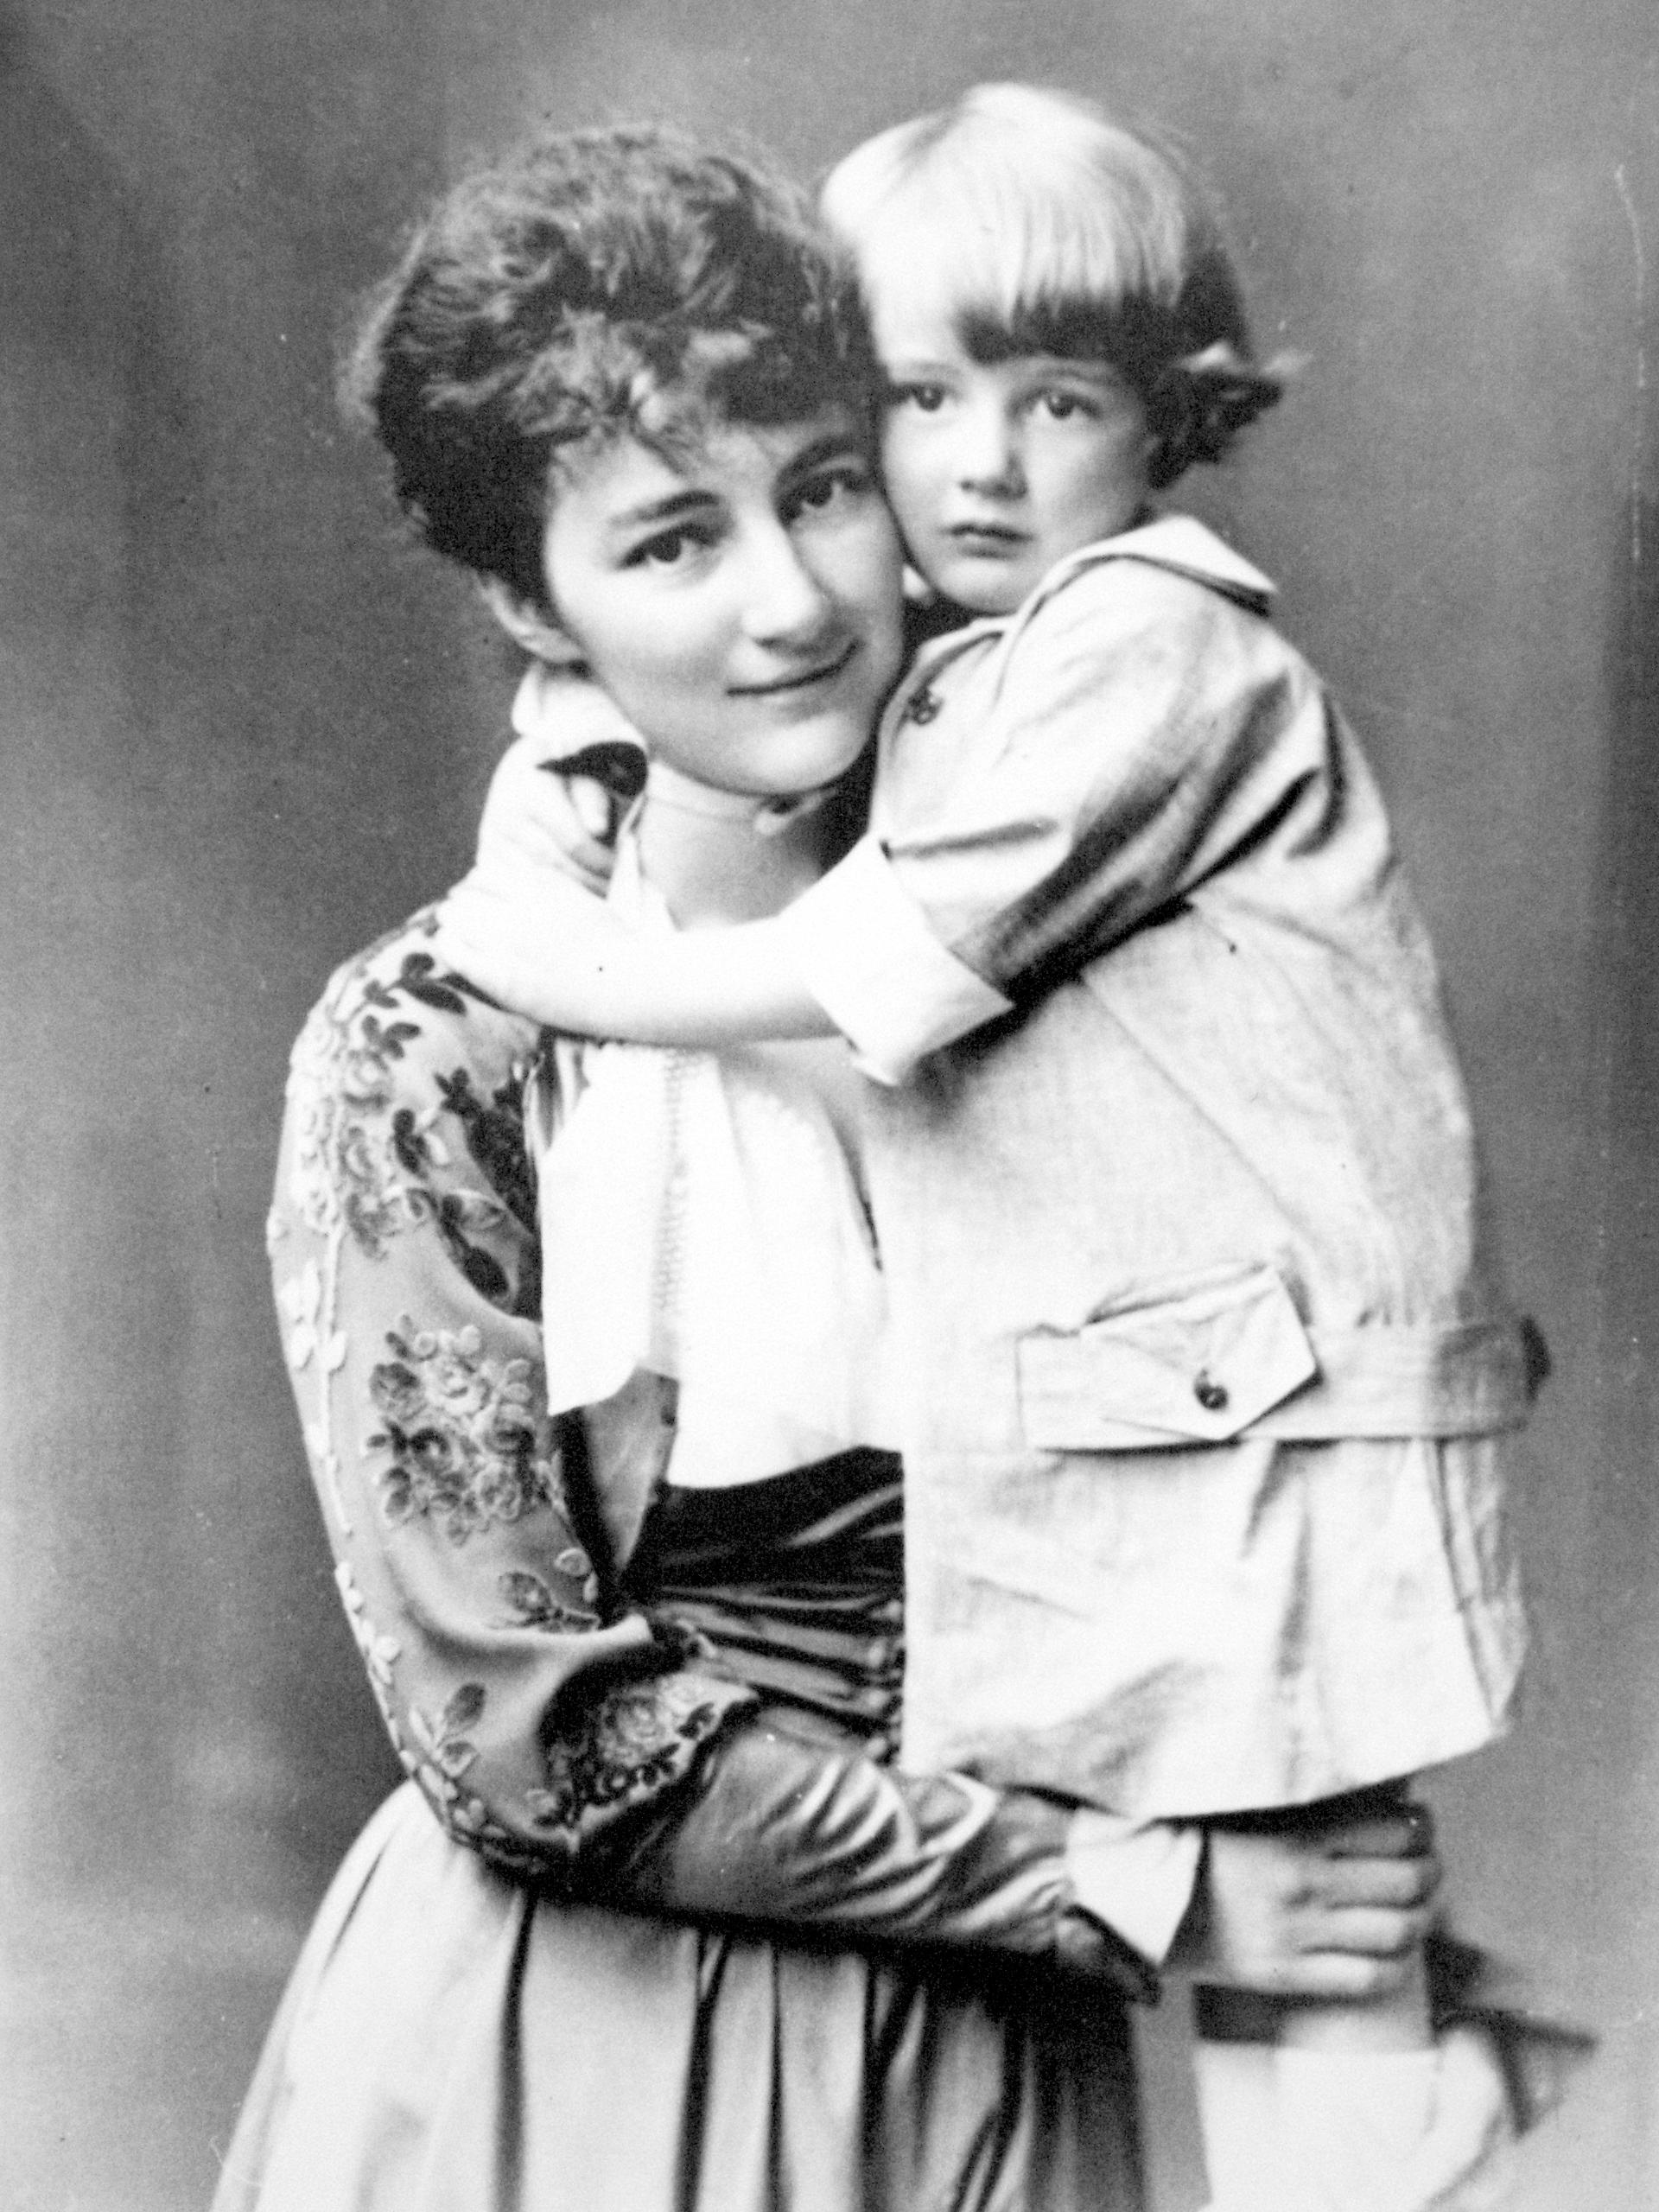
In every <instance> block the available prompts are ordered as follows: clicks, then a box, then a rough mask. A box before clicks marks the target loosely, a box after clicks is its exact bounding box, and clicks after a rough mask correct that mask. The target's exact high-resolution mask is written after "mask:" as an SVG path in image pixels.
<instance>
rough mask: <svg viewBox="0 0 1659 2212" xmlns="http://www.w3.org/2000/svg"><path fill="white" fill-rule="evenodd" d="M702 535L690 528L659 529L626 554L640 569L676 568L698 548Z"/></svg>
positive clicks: (634, 565) (701, 541) (699, 547)
mask: <svg viewBox="0 0 1659 2212" xmlns="http://www.w3.org/2000/svg"><path fill="white" fill-rule="evenodd" d="M703 543H704V541H703V539H702V537H701V536H700V535H699V534H698V532H696V531H691V530H659V531H658V532H657V535H656V536H655V537H647V538H644V539H642V540H641V541H640V543H639V544H638V545H636V546H635V547H634V549H633V550H632V553H631V554H630V555H629V556H628V560H629V563H630V564H631V565H632V566H633V567H635V568H640V569H677V568H679V567H681V566H682V565H683V563H684V562H685V561H686V560H687V559H688V558H689V557H690V555H691V554H692V553H694V552H696V551H697V550H700V549H701V547H702V544H703Z"/></svg>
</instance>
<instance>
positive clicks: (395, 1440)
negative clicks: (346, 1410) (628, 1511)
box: [364, 1315, 597, 1596]
mask: <svg viewBox="0 0 1659 2212" xmlns="http://www.w3.org/2000/svg"><path fill="white" fill-rule="evenodd" d="M386 1342H387V1344H388V1345H389V1346H390V1348H391V1351H392V1353H393V1355H394V1356H393V1357H392V1358H391V1359H390V1360H385V1361H382V1362H381V1363H380V1364H379V1365H378V1366H377V1367H375V1368H374V1369H373V1370H372V1371H371V1373H370V1376H369V1395H370V1397H371V1399H372V1402H373V1404H374V1408H375V1410H376V1412H377V1413H378V1414H379V1415H380V1417H381V1419H382V1421H384V1422H385V1427H384V1428H380V1429H377V1430H376V1431H375V1433H373V1434H372V1436H370V1437H368V1438H367V1439H366V1440H365V1444H364V1450H365V1452H371V1451H377V1450H378V1451H384V1452H387V1453H388V1454H389V1455H390V1458H391V1465H390V1466H388V1467H386V1468H385V1469H383V1470H381V1471H379V1475H378V1479H379V1482H380V1485H381V1505H382V1508H383V1510H385V1516H386V1518H387V1519H388V1520H389V1521H391V1522H393V1523H394V1524H396V1523H397V1522H404V1521H407V1520H409V1519H410V1516H412V1515H415V1514H417V1513H421V1514H429V1515H430V1516H432V1517H433V1518H434V1519H435V1521H436V1522H437V1523H438V1525H439V1526H440V1527H441V1528H442V1530H443V1532H444V1534H445V1535H447V1536H448V1538H449V1539H450V1541H452V1542H454V1543H458V1544H459V1543H464V1542H465V1541H466V1540H467V1537H468V1536H470V1535H475V1534H476V1533H477V1532H478V1531H479V1530H480V1529H486V1528H488V1527H489V1525H490V1523H491V1522H498V1521H518V1520H521V1519H522V1518H523V1516H524V1515H525V1514H526V1513H528V1512H530V1511H531V1510H533V1509H534V1508H535V1507H537V1506H539V1505H551V1504H553V1503H555V1502H556V1498H557V1496H558V1490H557V1478H556V1468H555V1465H554V1462H553V1461H552V1460H551V1459H550V1458H548V1457H546V1456H545V1455H544V1454H543V1453H542V1452H538V1451H537V1441H538V1433H537V1415H536V1404H535V1390H534V1384H533V1381H532V1370H531V1363H530V1361H529V1360H527V1359H509V1360H505V1361H504V1362H501V1363H499V1364H497V1363H493V1362H492V1361H490V1360H487V1359H486V1358H485V1357H484V1344H483V1338H481V1336H480V1333H479V1332H478V1331H477V1330H476V1329H475V1328H473V1327H470V1326H469V1327H467V1328H463V1329H419V1328H416V1325H415V1324H414V1322H413V1321H411V1320H410V1319H409V1317H408V1316H407V1315H404V1318H403V1319H402V1320H401V1321H400V1323H399V1325H398V1328H397V1329H396V1330H391V1331H389V1332H387V1337H386ZM564 1558H569V1560H572V1561H573V1562H576V1561H579V1562H580V1567H579V1570H578V1571H577V1572H578V1579H579V1580H583V1581H584V1583H586V1582H587V1581H588V1579H590V1578H591V1577H592V1573H593V1569H592V1566H591V1563H590V1562H589V1560H588V1557H587V1554H585V1553H583V1552H581V1551H578V1550H577V1549H576V1548H575V1547H574V1546H573V1547H572V1548H571V1549H570V1550H569V1552H568V1553H567V1554H564ZM563 1563H564V1559H563V1558H562V1559H561V1561H560V1565H561V1567H563ZM527 1579H533V1578H527ZM593 1590H594V1594H597V1585H596V1584H594V1585H593ZM583 1595H584V1596H586V1595H588V1589H587V1588H586V1587H584V1590H583Z"/></svg>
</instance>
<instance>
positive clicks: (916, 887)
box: [787, 561, 1332, 1082]
mask: <svg viewBox="0 0 1659 2212" xmlns="http://www.w3.org/2000/svg"><path fill="white" fill-rule="evenodd" d="M999 651H1000V652H1001V656H1002V658H1001V668H1000V674H999V677H998V679H997V689H996V693H995V700H994V702H993V703H992V704H991V706H990V707H989V709H988V712H987V715H986V719H985V722H984V726H983V727H982V728H979V729H973V730H965V731H963V732H962V733H960V734H959V735H958V743H959V747H960V750H961V755H962V772H961V774H960V775H959V776H957V777H956V778H955V779H952V780H951V781H950V785H949V787H948V789H945V790H944V791H942V792H940V793H939V794H938V795H937V796H936V798H935V799H934V801H933V802H932V803H931V804H928V805H927V806H926V807H925V808H924V809H921V810H918V812H917V813H916V815H915V816H914V817H913V818H912V817H911V816H910V814H909V812H908V810H906V808H905V806H904V801H903V784H904V778H903V774H902V771H901V772H900V773H899V777H898V779H897V797H896V799H895V800H894V802H893V804H890V805H889V806H888V808H887V812H886V815H885V817H884V819H883V820H882V822H881V823H880V828H879V832H878V831H872V832H871V833H870V834H869V835H868V836H866V838H865V839H864V840H863V841H861V843H860V845H858V846H856V847H855V849H854V850H853V852H852V853H851V854H850V855H849V856H848V858H847V859H846V860H844V861H842V862H841V864H840V866H839V867H838V868H833V869H831V870H830V871H829V874H828V875H826V876H825V877H824V879H823V881H822V882H821V883H819V884H818V885H817V886H815V887H813V888H812V889H811V890H810V891H809V892H807V893H805V895H804V897H803V898H802V899H799V900H798V902H797V903H796V905H795V906H793V907H791V909H790V910H789V914H788V917H787V927H788V928H789V929H790V931H791V932H792V933H793V935H794V938H795V941H796V953H797V958H798V963H799V964H800V965H801V967H802V969H803V970H804V980H805V982H807V985H808V988H810V989H811V990H812V992H813V993H814V995H816V996H817V998H818V999H819V1000H820V1001H821V1002H822V1003H823V1005H824V1007H825V1008H826V1010H827V1012H828V1013H829V1016H830V1018H831V1019H832V1020H834V1021H835V1022H836V1027H839V1028H840V1029H842V1031H843V1033H845V1034H846V1035H847V1036H848V1037H849V1039H850V1041H851V1042H852V1044H853V1045H854V1046H855V1049H856V1050H857V1051H858V1052H859V1054H860V1057H861V1060H862V1061H863V1063H864V1065H866V1068H867V1071H868V1072H869V1073H870V1074H872V1075H873V1076H874V1077H877V1078H878V1079H879V1080H884V1081H888V1082H901V1081H903V1080H904V1078H905V1077H906V1075H907V1073H908V1072H909V1070H910V1068H911V1067H912V1065H914V1064H915V1061H916V1060H917V1059H918V1058H921V1057H922V1056H923V1055H924V1054H925V1053H926V1052H931V1051H935V1050H937V1049H938V1048H939V1047H940V1046H942V1045H944V1044H946V1043H949V1042H950V1041H952V1040H953V1039H954V1038H956V1037H958V1036H961V1035H963V1034H965V1033H967V1031H968V1030H969V1029H970V1028H973V1027H979V1026H980V1025H981V1024H982V1023H983V1022H985V1021H988V1020H993V1019H995V1017H996V1016H997V1015H998V1014H1006V1013H1007V1012H1008V1011H1009V1010H1010V1009H1011V1008H1013V1007H1017V1006H1022V1005H1026V1004H1029V1003H1030V1002H1031V1001H1033V1000H1034V999H1035V998H1037V997H1039V996H1040V995H1042V994H1043V993H1044V992H1046V991H1047V990H1048V989H1050V988H1052V987H1053V985H1054V984H1055V983H1057V982H1060V981H1062V980H1064V979H1065V977H1067V976H1073V975H1076V974H1077V971H1078V970H1079V969H1081V968H1083V967H1084V966H1085V965H1086V964H1087V963H1089V962H1090V961H1091V960H1093V959H1096V958H1097V957H1099V956H1100V955H1101V954H1103V953H1104V952H1107V951H1109V950H1110V949H1111V947H1112V946H1113V945H1114V944H1118V943H1119V942H1121V941H1122V938H1125V937H1127V936H1128V934H1129V933H1130V932H1131V931H1134V930H1135V929H1137V928H1139V927H1141V925H1143V924H1145V923H1147V921H1149V920H1151V919H1153V918H1155V917H1156V916H1157V915H1158V914H1159V913H1160V912H1161V911H1166V910H1168V909H1171V908H1172V907H1173V906H1175V905H1177V904H1178V903H1179V900H1180V899H1183V898H1184V897H1185V895H1186V894H1187V893H1189V892H1190V891H1192V889H1193V888H1194V887H1196V886H1197V885H1198V884H1199V883H1201V882H1202V881H1204V880H1205V879H1206V878H1207V877H1208V876H1209V875H1211V874H1213V873H1214V872H1215V871H1216V870H1217V868H1221V867H1222V866H1224V864H1225V863H1226V862H1227V861H1229V860H1230V858H1231V857H1232V856H1234V855H1236V854H1238V853H1240V852H1241V851H1243V850H1245V849H1249V847H1251V845H1252V844H1253V843H1254V842H1256V841H1257V840H1259V839H1260V838H1261V837H1262V836H1263V835H1264V834H1266V833H1267V832H1268V831H1269V830H1270V829H1272V828H1274V826H1275V825H1279V824H1281V823H1283V821H1284V819H1285V817H1286V815H1287V811H1288V810H1298V809H1300V810H1301V814H1302V815H1303V816H1305V817H1306V834H1307V835H1308V836H1310V837H1314V838H1317V836H1319V834H1320V828H1319V823H1318V821H1317V819H1316V818H1315V817H1317V815H1318V813H1319V810H1320V809H1321V808H1322V807H1324V806H1325V804H1327V803H1328V801H1329V797H1330V792H1331V788H1332V786H1331V782H1330V766H1331V761H1330V744H1331V733H1330V730H1329V728H1328V726H1327V714H1326V708H1325V700H1324V697H1323V695H1322V693H1321V692H1320V690H1319V685H1318V683H1317V681H1316V680H1315V679H1314V677H1313V675H1312V672H1311V671H1309V670H1308V669H1307V668H1306V664H1304V663H1303V662H1302V661H1301V660H1300V658H1299V657H1298V656H1297V655H1295V654H1294V652H1291V651H1290V649H1289V648H1288V647H1287V645H1285V644H1284V642H1283V640H1282V639H1281V638H1280V637H1279V636H1278V635H1277V633H1276V632H1274V630H1273V629H1272V627H1271V626H1270V625H1268V623H1267V622H1266V621H1265V620H1262V618H1261V617H1259V616H1257V615H1255V614H1251V613H1245V612H1243V611H1242V610H1241V609H1240V608H1239V607H1236V606H1234V605H1233V604H1232V603H1231V602H1230V601H1228V600H1226V599H1225V598H1224V597H1223V596H1222V595H1220V594H1217V593H1216V592H1214V591H1211V590H1209V589H1207V588H1205V586H1203V585H1201V584H1199V583H1197V582H1193V581H1192V580H1191V579H1189V578H1185V577H1181V576H1176V575H1170V574H1168V573H1167V572H1166V571H1164V570H1161V569H1155V568H1153V567H1150V566H1147V565H1145V564H1142V563H1135V562H1131V561H1112V562H1105V563H1100V564H1098V565H1097V566H1096V567H1095V568H1093V569H1088V570H1086V571H1085V572H1084V573H1083V574H1082V575H1077V576H1075V577H1073V578H1071V580H1070V581H1069V582H1065V584H1064V585H1062V586H1061V587H1060V588H1058V590H1057V591H1056V592H1055V593H1054V594H1053V596H1052V598H1051V599H1050V600H1048V601H1046V602H1044V603H1042V604H1040V605H1039V607H1038V608H1037V609H1036V611H1035V612H1034V613H1033V614H1032V615H1030V616H1029V617H1028V618H1027V620H1025V622H1024V624H1023V625H1022V626H1021V627H1020V630H1019V632H1017V633H1016V634H1014V635H1012V636H1011V637H1010V638H1009V639H1007V641H1006V643H1005V644H1004V645H1003V646H1001V648H999ZM952 711H953V709H952V708H951V707H950V705H949V704H948V703H947V704H946V706H945V708H944V715H945V718H946V720H945V721H942V722H940V723H939V724H938V726H937V727H938V731H939V732H940V733H944V731H945V729H946V723H947V722H948V720H949V717H950V714H951V713H952ZM954 711H958V712H960V711H962V710H961V709H955V710H954ZM933 738H934V731H933V729H931V728H926V727H924V728H920V729H918V730H916V731H913V732H912V731H910V730H907V729H905V728H901V729H900V732H899V739H898V742H899V744H900V745H901V746H915V747H922V746H925V745H926V744H927V743H929V742H930V741H932V740H933ZM939 741H948V739H947V738H945V737H944V736H943V735H942V736H941V737H940V739H939Z"/></svg>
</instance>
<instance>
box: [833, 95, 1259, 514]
mask: <svg viewBox="0 0 1659 2212" xmlns="http://www.w3.org/2000/svg"><path fill="white" fill-rule="evenodd" d="M823 211H824V213H825V215H826V217H827V219H829V223H830V225H831V226H832V227H833V228H834V229H835V230H836V232H839V233H840V235H841V236H842V238H844V239H845V240H846V241H847V242H848V244H849V245H850V246H851V248H852V250H853V251H854V253H855V256H856V257H857V261H858V265H859V270H860V273H861V278H862V281H863V283H864V286H865V289H866V294H867V296H868V298H869V300H870V301H871V302H872V305H873V307H874V308H875V309H876V312H877V319H878V321H879V319H880V313H879V309H880V298H881V296H882V295H883V293H884V292H887V291H889V289H890V290H891V293H892V295H893V296H910V297H914V296H917V294H918V292H921V293H923V294H924V295H931V296H935V297H941V296H942V297H943V299H944V302H946V304H947V309H948V312H949V314H950V320H951V322H952V324H953V326H954V327H955V329H956V331H957V335H958V336H959V338H960V339H961V340H962V342H963V345H964V346H966V347H967V349H968V350H969V353H970V354H972V356H973V357H974V358H975V359H986V360H994V359H1006V358H1007V357H1008V356H1009V355H1011V354H1017V353H1052V354H1055V355H1058V356H1062V357H1065V358H1069V359H1089V360H1105V361H1108V362H1109V363H1110V364H1111V365H1112V366H1113V367H1114V368H1115V369H1116V370H1117V371H1118V372H1119V373H1120V374H1121V375H1122V376H1123V377H1124V378H1127V380H1128V382H1129V383H1130V384H1131V385H1133V386H1134V387H1135V390H1136V391H1138V392H1139V393H1140V394H1141V397H1142V399H1143V400H1144V401H1145V403H1146V405H1147V412H1148V416H1149V419H1150V423H1151V427H1152V429H1153V430H1154V433H1155V434H1156V435H1157V438H1158V444H1157V446H1156V447H1155V448H1154V457H1153V469H1152V482H1153V484H1154V487H1156V486H1163V485H1166V484H1172V483H1173V482H1174V480H1175V479H1176V478H1177V477H1178V476H1179V475H1180V474H1182V473H1183V472H1184V471H1185V469H1187V468H1188V467H1191V466H1192V463H1193V462H1194V461H1218V460H1220V458H1221V457H1222V455H1223V454H1224V453H1225V452H1226V451H1227V449H1228V448H1229V447H1230V445H1231V443H1232V442H1233V440H1234V438H1235V437H1236V435H1237V434H1238V432H1239V431H1240V430H1242V429H1243V428H1244V427H1245V425H1246V424H1248V423H1251V422H1254V420H1255V417H1256V416H1258V415H1259V414H1261V413H1262V410H1264V409H1266V408H1268V407H1270V406H1272V405H1273V404H1274V401H1275V400H1276V399H1277V398H1278V397H1279V396H1280V393H1281V391H1282V389H1283V385H1284V373H1283V369H1282V366H1281V365H1279V364H1274V363H1269V364H1268V365H1262V364H1261V363H1259V362H1258V361H1257V360H1256V359H1255V353H1254V349H1253V347H1252V346H1251V343H1250V335H1249V323H1248V321H1247V319H1246V316H1245V312H1244V303H1243V295H1242V292H1241V289H1240V285H1239V282H1238V277H1237V275H1236V271H1235V270H1234V268H1233V264H1232V261H1231V258H1230V256H1229V254H1228V251H1227V248H1226V245H1225V243H1224V239H1223V236H1222V232H1221V226H1220V223H1219V220H1218V219H1217V215H1216V213H1215V211H1214V209H1213V207H1211V203H1210V200H1209V198H1208V196H1207V195H1206V194H1205V192H1204V191H1203V189H1202V188H1201V187H1200V186H1199V184H1198V181H1197V180H1196V179H1195V178H1194V177H1193V175H1192V174H1191V172H1190V171H1189V169H1188V168H1187V167H1186V166H1185V163H1184V162H1182V161H1181V160H1180V159H1179V157H1178V156H1176V155H1175V154H1173V152H1172V151H1170V150H1169V149H1166V148H1165V147H1162V146H1158V145H1154V144H1153V143H1151V142H1150V141H1149V140H1148V139H1147V138H1146V137H1142V136H1141V135H1139V134H1137V133H1136V132H1134V131H1131V130H1126V129H1124V128H1123V126H1122V124H1117V123H1114V122H1113V121H1112V120H1111V118H1109V116H1108V115H1107V114H1106V113H1105V112H1104V111H1103V110H1102V109H1101V108H1099V107H1097V106H1096V105H1094V103H1093V102H1092V101H1090V100H1085V99H1078V98H1077V97H1076V96H1075V95H1073V94H1071V93H1068V92H1053V91H1050V90H1047V89H1045V88H1041V87H1039V86H1031V85H979V86H975V87H974V89H973V90H972V91H971V92H964V93H963V96H962V98H961V99H959V100H958V101H957V103H956V105H954V106H953V107H950V108H946V109H941V110H940V111H938V113H937V114H933V115H925V116H920V117H918V118H917V119H916V120H915V121H913V122H911V123H903V124H898V125H896V126H895V127H894V128H893V129H892V130H884V131H882V132H881V133H880V135H879V136H877V137H874V138H871V139H868V140H866V142H865V143H864V144H863V145H861V146H859V147H856V148H855V149H854V151H853V152H852V153H850V154H849V155H848V156H847V157H846V159H845V160H844V161H842V162H840V163H839V164H838V165H837V167H836V168H835V169H833V170H832V171H831V172H830V175H829V179H828V181H827V182H826V184H825V186H824V189H823Z"/></svg>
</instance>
